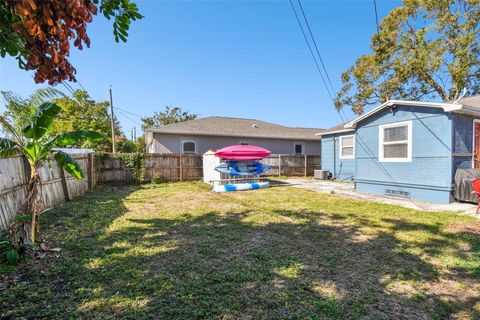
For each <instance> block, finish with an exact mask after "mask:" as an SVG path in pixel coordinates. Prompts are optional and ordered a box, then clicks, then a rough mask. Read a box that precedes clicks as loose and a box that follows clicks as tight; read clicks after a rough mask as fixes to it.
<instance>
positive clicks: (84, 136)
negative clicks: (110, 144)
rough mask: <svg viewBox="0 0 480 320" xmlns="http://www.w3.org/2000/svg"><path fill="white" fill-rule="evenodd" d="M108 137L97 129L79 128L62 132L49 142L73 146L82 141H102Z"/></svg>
mask: <svg viewBox="0 0 480 320" xmlns="http://www.w3.org/2000/svg"><path fill="white" fill-rule="evenodd" d="M105 138H107V136H106V135H104V134H102V133H98V132H95V131H86V130H78V131H72V132H66V133H62V134H60V135H58V136H56V137H55V138H53V139H52V140H51V142H49V144H55V145H58V146H71V145H75V144H78V143H79V142H82V141H92V142H93V141H100V140H103V139H105Z"/></svg>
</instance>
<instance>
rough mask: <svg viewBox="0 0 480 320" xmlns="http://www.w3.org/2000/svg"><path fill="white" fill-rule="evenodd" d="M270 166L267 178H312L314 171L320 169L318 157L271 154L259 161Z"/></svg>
mask: <svg viewBox="0 0 480 320" xmlns="http://www.w3.org/2000/svg"><path fill="white" fill-rule="evenodd" d="M261 162H262V163H264V164H267V165H269V166H270V168H271V169H270V170H269V171H268V172H267V176H287V177H292V176H293V177H295V176H303V177H307V176H313V171H314V170H319V169H320V168H321V163H320V156H317V155H294V154H272V155H270V156H269V157H268V158H265V159H263V160H262V161H261Z"/></svg>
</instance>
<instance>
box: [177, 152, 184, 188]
mask: <svg viewBox="0 0 480 320" xmlns="http://www.w3.org/2000/svg"><path fill="white" fill-rule="evenodd" d="M178 168H179V173H180V175H179V176H180V182H182V181H183V172H182V155H179V156H178Z"/></svg>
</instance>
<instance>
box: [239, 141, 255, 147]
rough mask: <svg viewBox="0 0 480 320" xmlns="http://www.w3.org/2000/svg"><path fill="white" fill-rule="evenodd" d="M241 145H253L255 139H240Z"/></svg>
mask: <svg viewBox="0 0 480 320" xmlns="http://www.w3.org/2000/svg"><path fill="white" fill-rule="evenodd" d="M240 145H241V146H251V145H253V141H252V140H240Z"/></svg>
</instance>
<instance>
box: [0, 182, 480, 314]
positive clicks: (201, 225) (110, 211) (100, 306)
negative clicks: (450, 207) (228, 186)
mask: <svg viewBox="0 0 480 320" xmlns="http://www.w3.org/2000/svg"><path fill="white" fill-rule="evenodd" d="M41 223H42V227H41V232H42V234H43V239H44V240H45V241H46V242H47V243H48V245H49V247H60V248H61V249H62V251H60V252H58V253H51V254H48V255H47V256H46V257H44V258H43V259H39V260H35V261H33V260H29V261H25V262H24V263H23V264H22V265H21V266H20V267H18V268H17V269H16V270H15V271H13V272H11V273H10V274H9V275H7V276H4V277H3V278H2V279H1V283H0V310H1V311H0V315H2V314H1V313H2V312H3V316H4V317H5V318H21V319H30V318H42V319H46V318H52V319H59V318H72V319H91V318H97V319H106V318H112V319H113V318H116V319H118V318H123V319H214V318H215V319H452V318H453V319H480V255H479V251H480V221H479V220H476V219H474V218H471V217H467V216H462V215H461V214H459V213H448V212H440V213H426V212H420V211H415V210H410V209H405V208H402V207H397V206H389V205H384V204H376V203H371V202H365V201H354V200H349V199H345V198H342V197H339V196H335V195H326V194H319V193H314V192H312V191H309V190H304V189H299V188H292V187H275V188H270V189H265V190H257V191H247V192H237V193H228V194H214V193H212V192H210V191H209V188H208V187H207V186H206V185H203V184H200V183H178V184H166V185H158V186H149V185H146V186H141V187H123V188H122V187H121V188H113V187H99V188H97V189H96V190H94V191H93V192H90V193H89V194H87V195H86V196H84V197H83V198H80V199H77V200H74V201H72V202H70V203H67V204H65V205H63V206H61V207H59V208H57V209H55V210H52V211H49V212H47V213H45V214H44V215H42V221H41Z"/></svg>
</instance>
